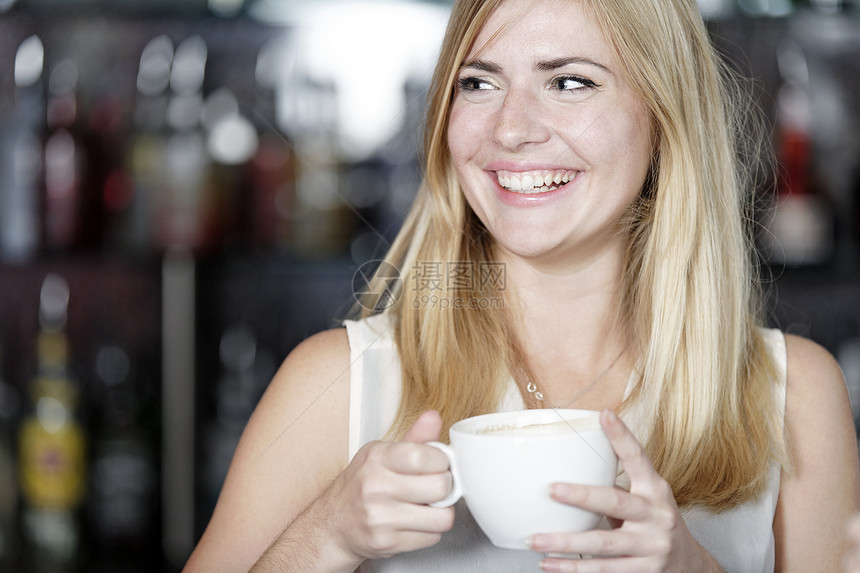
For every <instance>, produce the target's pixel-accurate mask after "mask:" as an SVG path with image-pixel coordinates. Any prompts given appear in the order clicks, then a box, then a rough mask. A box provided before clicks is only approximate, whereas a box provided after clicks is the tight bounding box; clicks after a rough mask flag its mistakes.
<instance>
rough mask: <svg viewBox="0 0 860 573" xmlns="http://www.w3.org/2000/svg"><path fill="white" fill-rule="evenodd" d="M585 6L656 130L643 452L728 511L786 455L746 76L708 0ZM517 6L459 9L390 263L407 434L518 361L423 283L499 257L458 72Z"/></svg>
mask: <svg viewBox="0 0 860 573" xmlns="http://www.w3.org/2000/svg"><path fill="white" fill-rule="evenodd" d="M582 1H583V2H584V4H585V5H586V6H588V7H589V9H590V10H591V11H592V14H593V16H594V18H595V19H596V21H597V22H598V23H599V25H600V26H601V28H602V30H603V32H604V35H605V37H606V38H608V39H609V41H610V42H612V44H613V47H614V49H615V50H616V53H617V59H618V61H619V62H620V63H621V65H622V66H623V68H624V72H625V74H626V77H627V78H628V81H629V82H630V84H631V85H632V86H633V88H634V89H635V90H636V91H637V92H638V94H639V96H640V97H641V98H642V100H643V101H644V102H645V103H646V105H647V106H648V109H649V111H650V113H651V115H652V117H653V121H654V125H655V126H656V131H657V144H656V146H657V151H656V153H655V157H654V160H653V165H652V169H651V173H650V174H649V177H648V179H647V181H646V182H645V185H644V186H643V190H642V193H641V196H640V198H639V200H638V201H637V202H636V204H635V205H634V206H633V207H632V208H631V210H630V217H629V221H628V247H627V265H626V268H625V273H624V277H623V281H624V282H623V289H624V294H625V296H624V299H623V300H624V303H623V304H624V308H623V309H621V310H622V312H624V313H625V316H628V317H630V324H631V325H632V327H633V331H634V333H633V334H634V337H635V339H636V346H637V347H638V348H639V349H641V352H642V355H641V357H640V370H641V372H642V377H641V380H640V381H639V383H638V384H637V386H636V388H635V390H634V392H633V393H632V394H631V396H630V397H629V398H628V399H627V401H625V403H624V404H622V406H621V408H622V410H623V409H625V408H627V407H628V406H629V405H630V404H631V403H633V402H634V401H638V402H640V403H644V404H645V405H646V408H644V410H643V411H647V412H651V413H653V418H652V419H650V420H642V423H643V424H645V425H646V426H647V427H646V428H644V432H643V435H646V436H647V440H646V443H645V444H644V445H645V448H646V450H647V452H648V455H649V456H650V458H651V460H652V462H653V464H654V466H655V468H656V469H657V471H658V472H659V473H660V475H661V476H662V477H663V478H664V479H666V480H667V481H668V482H669V484H670V485H671V486H672V489H673V492H674V494H675V497H676V499H677V501H678V503H679V504H680V505H685V504H689V503H699V504H702V505H704V506H706V507H709V508H711V509H715V510H721V509H726V508H729V507H732V506H734V505H735V504H737V503H740V502H743V501H747V500H749V499H751V498H752V497H753V496H755V495H756V494H758V493H759V492H761V491H762V489H763V488H764V487H765V485H766V480H767V474H768V472H767V470H768V463H769V462H770V461H771V460H775V461H777V462H780V463H782V462H785V447H784V437H783V433H782V423H781V418H780V416H779V414H778V413H779V407H778V405H777V404H775V403H774V398H773V397H774V396H775V395H776V393H775V392H773V384H774V383H775V379H776V376H775V366H774V364H773V363H772V361H771V359H770V357H769V355H768V353H767V350H766V348H765V345H764V342H763V340H762V337H761V334H760V332H759V329H758V327H759V325H760V318H759V317H760V314H761V309H760V302H759V299H760V297H759V295H758V292H757V290H756V285H757V280H756V265H755V264H754V260H753V254H752V253H753V252H754V250H753V247H752V244H751V239H750V237H751V232H750V228H749V211H748V208H749V205H750V197H751V194H750V191H751V189H752V186H753V185H752V182H751V181H750V180H749V177H748V174H749V173H750V170H748V169H745V168H744V167H743V161H741V160H740V159H741V155H742V151H744V149H746V145H747V143H746V142H747V141H751V140H748V139H746V138H747V136H748V134H749V129H748V127H749V126H748V125H747V124H745V123H743V122H742V121H738V118H745V117H748V116H747V115H744V114H740V113H738V110H739V109H740V108H739V106H738V104H739V103H741V102H740V101H739V99H738V98H736V97H734V96H735V95H736V94H735V93H734V92H733V89H732V86H733V85H735V84H734V83H733V82H732V81H731V75H730V74H729V73H728V71H727V70H726V69H725V67H724V65H723V64H722V62H721V60H720V58H719V57H718V55H717V54H716V53H715V51H714V49H713V47H712V45H711V43H710V40H709V37H708V34H707V31H706V30H705V27H704V24H703V22H702V19H701V16H700V14H699V12H698V8H697V5H696V3H695V2H694V1H693V0H655V1H652V2H645V1H635V2H633V1H630V0H582ZM501 2H502V0H462V1H458V2H456V3H455V5H454V7H453V12H452V16H451V20H450V23H449V27H448V30H447V32H446V35H445V39H444V41H443V45H442V50H441V54H440V58H439V62H438V64H437V67H436V71H435V73H434V76H433V80H432V84H431V88H430V93H429V95H428V106H427V122H426V128H425V133H424V158H425V175H424V180H423V182H422V185H421V187H420V189H419V191H418V195H417V197H416V199H415V203H414V205H413V207H412V209H411V211H410V213H409V215H408V217H407V219H406V221H405V223H404V225H403V227H402V229H401V231H400V233H399V235H398V237H397V239H396V240H395V242H394V243H393V245H392V247H391V249H390V251H389V253H388V255H387V257H386V261H387V262H388V263H390V264H392V265H394V266H396V267H397V268H399V269H400V270H401V272H402V274H403V278H404V281H403V287H402V292H400V293H398V294H399V296H398V298H397V300H396V302H395V304H394V305H393V306H392V307H391V308H390V309H388V310H387V312H389V313H390V315H391V317H392V323H393V325H394V330H395V332H394V337H395V340H396V342H397V346H398V350H399V353H400V360H401V368H402V380H403V391H402V396H401V402H400V407H399V410H398V414H397V418H396V420H395V423H394V426H393V429H392V434H393V435H398V434H402V432H403V431H405V429H406V428H408V427H409V425H411V423H412V422H413V421H414V420H415V419H416V418H417V416H418V415H419V414H420V413H421V412H423V411H424V410H427V409H436V410H438V411H439V412H440V413H441V415H442V419H443V423H444V431H443V434H445V435H447V430H448V428H450V425H451V424H452V423H454V422H456V421H457V420H459V419H462V418H465V417H468V416H472V415H476V414H481V413H486V412H490V411H493V410H495V409H496V408H497V406H498V404H499V400H500V398H501V396H502V393H503V391H504V388H505V384H506V382H507V380H508V379H509V378H510V376H511V372H513V371H515V370H514V369H515V368H516V367H517V366H518V360H517V358H516V352H515V349H514V348H513V343H512V337H511V335H510V331H509V326H508V324H509V323H508V317H507V316H506V314H505V312H503V311H501V310H499V309H497V308H482V307H481V305H468V304H466V305H463V306H462V307H460V308H453V307H449V308H446V309H440V308H438V307H433V306H432V305H429V304H426V302H427V299H424V300H423V301H422V299H421V297H422V296H426V295H427V291H426V290H422V289H421V288H420V285H419V282H420V281H417V280H416V279H418V278H419V277H418V272H417V268H418V267H417V265H418V264H419V263H421V262H424V261H427V262H437V263H441V264H443V265H444V264H445V263H447V262H457V263H475V264H477V263H480V262H486V261H492V240H491V237H490V236H489V235H488V233H487V231H486V230H485V229H484V228H483V226H482V225H481V224H480V222H478V221H477V218H476V216H475V215H474V214H473V213H472V211H471V209H470V208H469V206H468V204H467V203H466V200H465V198H464V195H463V193H462V191H461V190H460V187H459V183H458V181H457V178H456V175H455V173H454V170H453V168H452V166H451V162H450V157H449V151H448V148H447V124H448V114H449V109H450V105H451V100H452V97H453V92H454V81H455V78H456V74H457V72H458V68H459V66H460V65H461V64H462V62H463V61H464V59H465V57H466V55H467V53H468V51H469V50H470V48H471V46H472V44H473V42H474V40H475V37H476V36H477V34H478V32H479V31H480V29H481V27H482V25H483V23H484V22H485V21H486V20H487V18H488V16H489V15H490V13H492V11H493V10H494V9H495V8H496V7H497V6H498V5H499V4H500V3H501ZM466 286H467V287H468V286H469V285H466ZM494 289H496V290H494ZM497 290H498V285H495V284H484V283H481V284H480V285H471V289H469V288H466V289H465V290H461V291H458V293H457V296H458V297H460V298H461V299H465V300H487V299H492V298H493V297H497V296H500V295H501V294H503V293H499V292H497ZM363 306H365V307H366V308H367V307H372V301H370V302H369V304H368V303H366V304H364V305H363Z"/></svg>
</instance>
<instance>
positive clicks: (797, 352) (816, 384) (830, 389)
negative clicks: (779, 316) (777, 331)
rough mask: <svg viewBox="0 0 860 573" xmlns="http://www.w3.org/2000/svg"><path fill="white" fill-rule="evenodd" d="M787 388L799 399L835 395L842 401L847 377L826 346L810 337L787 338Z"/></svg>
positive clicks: (794, 336)
mask: <svg viewBox="0 0 860 573" xmlns="http://www.w3.org/2000/svg"><path fill="white" fill-rule="evenodd" d="M785 350H786V355H787V368H786V385H787V389H788V392H789V394H790V395H794V396H800V397H812V396H816V395H817V396H821V395H822V393H826V394H835V395H836V397H837V398H838V399H839V400H841V399H842V398H841V397H842V395H843V394H844V393H845V391H846V390H845V378H844V377H843V375H842V370H841V369H840V368H839V363H838V362H836V359H835V358H834V357H833V355H832V354H830V352H828V351H827V349H825V348H824V347H823V346H821V345H820V344H818V343H817V342H814V341H812V340H810V339H808V338H803V337H801V336H796V335H793V334H786V335H785Z"/></svg>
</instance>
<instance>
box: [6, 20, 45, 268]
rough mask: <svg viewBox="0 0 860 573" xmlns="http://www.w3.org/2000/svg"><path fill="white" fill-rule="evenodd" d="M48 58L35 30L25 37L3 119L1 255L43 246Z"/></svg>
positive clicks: (25, 255) (26, 254) (18, 257)
mask: <svg viewBox="0 0 860 573" xmlns="http://www.w3.org/2000/svg"><path fill="white" fill-rule="evenodd" d="M44 59H45V51H44V47H43V45H42V41H41V40H40V39H39V37H38V36H35V35H34V36H30V37H29V38H27V39H26V40H24V41H23V42H22V43H21V45H20V46H19V47H18V51H17V53H16V56H15V66H14V75H15V102H14V105H13V109H12V112H11V113H10V115H9V117H8V118H6V119H5V120H4V122H3V124H2V125H0V259H5V260H11V261H25V260H28V259H30V258H31V257H33V256H34V255H35V254H36V252H37V250H38V248H39V209H40V205H39V188H40V185H41V173H42V130H43V128H44V123H45V98H44V84H43V81H42V71H43V66H44Z"/></svg>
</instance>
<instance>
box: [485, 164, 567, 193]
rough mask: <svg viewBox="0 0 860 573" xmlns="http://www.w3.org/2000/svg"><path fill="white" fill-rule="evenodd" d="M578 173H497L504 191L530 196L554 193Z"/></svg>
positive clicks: (559, 171) (560, 171)
mask: <svg viewBox="0 0 860 573" xmlns="http://www.w3.org/2000/svg"><path fill="white" fill-rule="evenodd" d="M578 173H579V171H568V170H558V171H526V172H523V173H515V172H513V171H497V172H496V177H498V180H499V185H500V186H501V187H502V188H504V189H505V190H506V191H512V192H514V193H520V194H523V195H532V194H535V193H546V192H548V191H555V190H556V189H558V188H559V187H561V186H563V185H565V184H567V183H570V182H571V181H573V179H574V178H576V175H577V174H578Z"/></svg>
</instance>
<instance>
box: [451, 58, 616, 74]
mask: <svg viewBox="0 0 860 573" xmlns="http://www.w3.org/2000/svg"><path fill="white" fill-rule="evenodd" d="M571 64H585V65H588V66H594V67H596V68H600V69H601V70H603V71H604V72H606V73H608V74H612V71H611V70H610V69H609V68H607V67H606V66H604V65H603V64H601V63H599V62H595V61H594V60H591V59H589V58H583V57H575V56H574V57H567V58H554V59H552V60H540V61H538V62H535V65H534V68H535V70H537V71H541V72H551V71H553V70H557V69H559V68H563V67H565V66H568V65H571ZM465 68H473V69H476V70H480V71H482V72H487V73H488V74H497V73H500V72H501V71H502V67H501V66H499V65H498V64H494V63H492V62H488V61H486V60H469V61H467V62H463V65H462V66H460V69H461V70H462V69H465ZM613 75H614V74H613Z"/></svg>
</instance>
